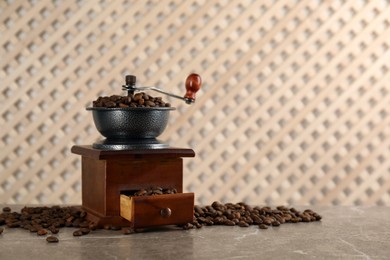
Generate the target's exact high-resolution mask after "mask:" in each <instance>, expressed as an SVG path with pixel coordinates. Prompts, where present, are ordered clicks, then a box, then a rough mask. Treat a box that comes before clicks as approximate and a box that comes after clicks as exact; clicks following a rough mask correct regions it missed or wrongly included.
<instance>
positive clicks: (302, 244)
mask: <svg viewBox="0 0 390 260" xmlns="http://www.w3.org/2000/svg"><path fill="white" fill-rule="evenodd" d="M0 206H1V207H3V206H4V205H0ZM10 207H11V208H12V210H13V211H19V210H20V208H21V206H19V207H18V206H10ZM295 208H297V209H298V210H304V209H306V207H298V206H296V207H295ZM310 208H311V209H313V210H315V211H316V212H318V213H319V214H320V215H322V216H323V219H322V220H321V221H320V222H311V223H298V224H290V223H288V224H283V225H281V226H280V227H270V228H269V229H267V230H262V229H259V228H258V227H257V226H251V227H248V228H240V227H237V226H234V227H229V226H211V227H203V228H201V229H192V230H181V229H178V228H175V227H164V228H161V229H157V230H152V231H147V232H143V233H135V234H131V235H123V234H122V233H121V232H120V231H107V230H97V231H93V232H91V233H90V234H88V235H86V236H82V237H73V235H72V233H73V231H74V230H76V229H74V228H62V229H60V233H59V234H58V235H57V236H58V238H59V240H60V241H59V243H55V244H49V243H47V242H46V240H45V237H39V236H37V235H36V234H35V233H30V232H28V231H26V230H23V229H20V228H17V229H10V228H7V227H5V226H3V228H4V232H3V234H2V235H0V259H42V258H48V257H49V258H50V259H314V258H315V259H390V207H339V206H337V207H310Z"/></svg>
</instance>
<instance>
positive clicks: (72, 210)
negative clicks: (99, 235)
mask: <svg viewBox="0 0 390 260" xmlns="http://www.w3.org/2000/svg"><path fill="white" fill-rule="evenodd" d="M86 216H87V213H86V212H85V211H82V210H81V209H80V207H60V206H53V207H24V208H23V209H22V210H21V212H20V213H18V212H11V209H10V208H9V207H4V208H3V212H2V213H1V214H0V226H1V225H7V227H9V228H23V229H25V230H28V231H30V232H32V233H36V234H37V235H38V236H46V235H48V234H49V232H50V234H52V235H54V234H57V233H58V232H59V229H60V228H62V227H73V228H78V231H79V232H81V234H82V235H85V234H88V233H89V231H90V230H94V229H96V225H95V224H94V223H91V222H89V221H88V220H87V219H86ZM76 231H77V230H76ZM2 232H3V229H1V231H0V233H2ZM79 232H76V235H77V234H78V233H79ZM74 235H75V234H74ZM46 240H47V242H49V243H53V242H58V238H57V237H55V236H48V237H47V238H46Z"/></svg>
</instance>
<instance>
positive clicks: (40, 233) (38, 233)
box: [37, 229, 47, 236]
mask: <svg viewBox="0 0 390 260" xmlns="http://www.w3.org/2000/svg"><path fill="white" fill-rule="evenodd" d="M46 234H47V230H46V229H40V230H38V232H37V235H38V236H44V235H46Z"/></svg>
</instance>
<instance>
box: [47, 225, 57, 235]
mask: <svg viewBox="0 0 390 260" xmlns="http://www.w3.org/2000/svg"><path fill="white" fill-rule="evenodd" d="M48 229H49V231H50V232H51V233H52V234H57V233H58V232H60V230H59V229H58V228H56V227H54V226H51V227H49V228H48Z"/></svg>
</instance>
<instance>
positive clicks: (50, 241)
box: [46, 236, 58, 243]
mask: <svg viewBox="0 0 390 260" xmlns="http://www.w3.org/2000/svg"><path fill="white" fill-rule="evenodd" d="M46 241H47V242H48V243H58V238H57V237H55V236H49V237H47V238H46Z"/></svg>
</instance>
